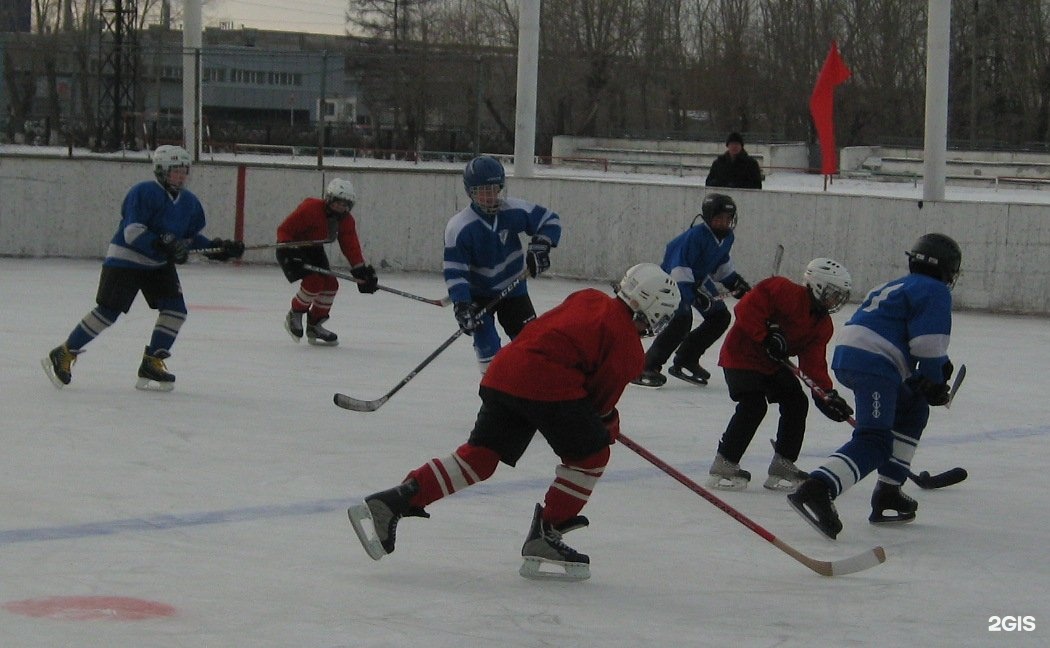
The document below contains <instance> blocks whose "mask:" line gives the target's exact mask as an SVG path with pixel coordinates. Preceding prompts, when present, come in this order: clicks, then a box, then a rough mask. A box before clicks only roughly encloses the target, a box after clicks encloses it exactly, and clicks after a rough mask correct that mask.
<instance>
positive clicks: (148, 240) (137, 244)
mask: <svg viewBox="0 0 1050 648" xmlns="http://www.w3.org/2000/svg"><path fill="white" fill-rule="evenodd" d="M204 225H205V221H204V207H202V206H201V203H200V200H198V199H197V196H195V195H193V193H192V192H191V191H189V190H187V189H182V190H180V191H179V193H178V195H176V196H175V197H174V198H173V197H172V196H171V194H169V193H168V191H167V190H166V189H165V188H164V187H163V185H161V184H160V183H159V182H157V181H156V180H147V181H145V182H140V183H138V184H137V185H135V186H134V187H132V188H131V189H130V190H129V191H128V194H127V196H125V197H124V203H123V205H121V208H120V226H119V227H118V228H117V231H116V233H115V234H114V235H113V238H112V239H110V242H109V248H108V249H107V250H106V259H105V261H103V262H102V265H105V266H116V267H121V268H140V269H151V268H159V267H161V266H163V265H164V264H165V263H167V262H168V260H167V257H166V256H165V254H164V253H163V252H161V251H159V250H157V249H156V248H155V247H154V243H155V242H156V241H157V239H159V238H160V237H161V236H164V235H165V234H172V235H174V236H175V237H176V238H180V239H183V240H184V241H186V246H187V247H188V248H190V249H199V248H208V247H211V239H209V238H207V237H206V236H204V235H203V234H201V230H203V229H204Z"/></svg>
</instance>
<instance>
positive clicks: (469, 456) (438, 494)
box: [408, 443, 499, 508]
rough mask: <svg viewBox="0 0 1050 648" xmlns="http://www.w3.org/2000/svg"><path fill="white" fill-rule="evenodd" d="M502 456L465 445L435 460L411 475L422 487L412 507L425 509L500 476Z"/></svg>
mask: <svg viewBox="0 0 1050 648" xmlns="http://www.w3.org/2000/svg"><path fill="white" fill-rule="evenodd" d="M498 464H499V455H498V454H496V452H495V451H494V450H490V449H489V448H483V447H481V446H475V445H470V444H469V443H464V444H463V445H461V446H460V447H458V448H456V450H455V452H453V453H452V454H450V455H449V456H447V457H442V458H440V459H438V458H435V459H431V460H430V461H428V462H427V463H425V464H424V465H422V466H420V467H419V468H416V469H415V470H413V471H412V472H410V473H408V477H409V478H412V479H415V480H416V482H417V483H418V484H419V493H418V494H416V496H415V497H413V498H412V500H411V502H410V504H411V505H412V506H418V507H421V508H422V507H425V506H426V505H428V504H430V503H431V502H436V501H437V500H439V499H441V498H442V497H447V496H449V495H451V494H452V493H455V492H456V491H460V490H463V489H464V488H466V487H467V486H470V485H472V484H476V483H478V482H480V481H485V480H486V479H488V478H489V477H491V476H492V473H494V472H496V466H497V465H498Z"/></svg>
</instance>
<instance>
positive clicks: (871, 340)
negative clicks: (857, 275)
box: [831, 273, 952, 384]
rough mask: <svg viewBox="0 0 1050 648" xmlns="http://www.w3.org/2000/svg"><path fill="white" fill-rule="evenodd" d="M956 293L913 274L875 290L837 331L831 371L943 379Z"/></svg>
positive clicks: (927, 278) (934, 281)
mask: <svg viewBox="0 0 1050 648" xmlns="http://www.w3.org/2000/svg"><path fill="white" fill-rule="evenodd" d="M951 331H952V293H951V291H950V290H949V289H948V286H947V285H946V284H945V283H944V282H943V281H940V280H938V279H934V278H933V277H929V276H926V275H923V274H914V273H913V274H909V275H906V276H904V277H901V278H900V279H896V280H894V281H890V282H888V283H885V284H882V285H881V286H879V287H877V288H875V289H874V290H872V291H871V292H870V293H868V296H867V297H866V298H865V299H864V302H863V303H862V304H861V305H860V307H859V308H857V312H855V313H854V314H853V316H852V317H851V318H850V319H849V321H848V322H846V325H845V326H843V327H842V329H841V330H840V331H839V335H838V339H837V340H836V346H835V353H834V356H833V357H832V360H831V366H832V368H833V369H836V370H839V369H844V370H847V371H856V372H860V373H867V374H875V375H879V376H886V377H891V378H896V379H898V380H907V379H908V378H909V377H911V376H912V375H913V374H915V373H918V374H921V375H923V376H925V377H926V378H928V379H930V380H931V381H933V382H934V383H936V384H940V383H943V382H944V374H943V367H944V364H945V363H947V362H948V342H949V340H950V337H951Z"/></svg>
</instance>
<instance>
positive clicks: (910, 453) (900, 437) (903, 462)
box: [879, 430, 919, 486]
mask: <svg viewBox="0 0 1050 648" xmlns="http://www.w3.org/2000/svg"><path fill="white" fill-rule="evenodd" d="M918 445H919V440H918V439H916V438H914V437H912V436H910V435H909V434H908V433H905V432H897V431H896V430H894V432H893V451H892V454H891V455H890V459H889V461H887V462H886V463H885V464H883V465H882V466H879V475H880V478H881V479H880V481H885V482H887V483H890V484H894V485H897V486H899V485H901V484H903V483H904V482H905V480H906V479H908V473H909V472H911V460H912V457H914V456H915V450H916V448H917V447H918Z"/></svg>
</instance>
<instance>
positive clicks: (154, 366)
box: [135, 347, 175, 392]
mask: <svg viewBox="0 0 1050 648" xmlns="http://www.w3.org/2000/svg"><path fill="white" fill-rule="evenodd" d="M146 348H147V350H148V349H149V347H146ZM170 357H171V353H169V352H168V351H167V350H165V349H160V350H158V351H154V352H153V355H149V353H148V352H147V351H143V352H142V364H140V365H139V380H138V382H137V383H135V389H141V390H143V391H161V392H170V391H171V390H173V389H175V375H174V374H170V373H168V368H167V366H165V365H164V360H166V359H167V358H170Z"/></svg>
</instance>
